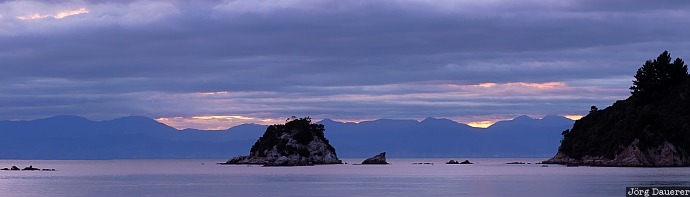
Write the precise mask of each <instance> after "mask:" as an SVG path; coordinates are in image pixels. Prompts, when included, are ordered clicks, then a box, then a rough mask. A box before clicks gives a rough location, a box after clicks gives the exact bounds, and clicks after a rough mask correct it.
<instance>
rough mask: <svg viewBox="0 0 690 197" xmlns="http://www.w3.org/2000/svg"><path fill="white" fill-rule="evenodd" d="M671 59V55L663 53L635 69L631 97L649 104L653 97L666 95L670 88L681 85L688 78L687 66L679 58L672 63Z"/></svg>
mask: <svg viewBox="0 0 690 197" xmlns="http://www.w3.org/2000/svg"><path fill="white" fill-rule="evenodd" d="M671 59H672V58H671V54H670V53H669V52H668V51H664V52H662V53H661V54H660V55H659V56H658V57H657V58H656V59H654V60H652V59H650V60H647V61H646V62H645V63H644V64H643V65H642V67H641V68H639V69H637V74H635V80H633V86H631V87H630V90H631V93H632V95H633V96H635V97H637V98H638V99H640V100H642V101H643V102H649V101H650V100H651V99H652V98H654V97H657V96H660V95H664V94H666V93H667V92H668V91H669V89H670V88H671V87H673V86H676V85H678V84H681V83H683V82H684V81H685V80H686V79H687V77H688V66H687V65H685V62H683V60H682V59H680V58H676V59H675V60H674V61H673V62H671Z"/></svg>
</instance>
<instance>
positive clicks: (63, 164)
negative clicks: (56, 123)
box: [0, 158, 690, 196]
mask: <svg viewBox="0 0 690 197" xmlns="http://www.w3.org/2000/svg"><path fill="white" fill-rule="evenodd" d="M448 160H449V159H440V158H439V159H436V158H435V159H428V158H421V159H389V162H390V163H392V164H391V165H381V166H371V165H352V164H353V163H357V162H361V161H362V159H344V161H346V162H348V163H349V164H345V165H322V166H307V167H260V166H248V165H216V164H215V163H216V162H222V161H223V160H105V161H39V160H0V168H4V167H10V166H12V165H16V166H18V167H20V168H23V167H26V166H29V165H33V166H34V167H37V168H54V169H56V170H57V171H54V172H47V171H0V196H625V187H630V186H686V187H687V186H690V168H616V167H565V166H559V165H548V167H542V165H538V164H534V163H536V162H539V161H541V160H544V159H543V158H533V159H525V158H519V159H507V158H475V159H469V160H470V161H472V162H474V163H475V164H473V165H445V164H444V163H445V162H446V161H448ZM463 160H464V159H463ZM511 161H521V162H525V163H527V162H530V163H533V164H524V165H507V164H505V163H506V162H511ZM419 162H422V163H425V162H428V163H433V165H431V164H422V165H418V164H413V163H419Z"/></svg>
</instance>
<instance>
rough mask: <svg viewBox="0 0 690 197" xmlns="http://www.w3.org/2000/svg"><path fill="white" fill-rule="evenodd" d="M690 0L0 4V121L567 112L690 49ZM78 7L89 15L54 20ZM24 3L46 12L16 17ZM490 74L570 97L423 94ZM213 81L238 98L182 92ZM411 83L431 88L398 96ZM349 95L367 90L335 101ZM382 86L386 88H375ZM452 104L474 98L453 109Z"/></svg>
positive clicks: (610, 95)
mask: <svg viewBox="0 0 690 197" xmlns="http://www.w3.org/2000/svg"><path fill="white" fill-rule="evenodd" d="M689 4H690V3H686V2H685V1H663V2H648V1H605V2H601V1H520V2H519V3H518V2H512V1H491V2H462V1H376V2H369V1H347V2H341V1H298V0H292V1H194V2H191V3H190V2H186V1H136V0H133V1H112V2H107V1H73V2H63V1H42V2H28V1H0V16H2V17H1V19H0V21H2V24H0V43H2V44H0V65H1V66H2V70H0V82H2V83H3V84H4V86H3V87H0V92H1V93H0V94H1V95H0V103H2V104H3V105H2V107H1V108H3V109H6V110H2V111H3V112H0V118H3V119H13V118H17V117H44V116H50V115H56V114H77V115H90V116H93V117H99V118H109V117H111V116H116V115H127V114H132V115H147V116H153V117H161V116H192V115H195V114H206V115H208V114H244V115H252V114H270V115H271V116H273V117H284V116H290V115H293V114H297V113H300V114H306V115H309V114H322V115H324V116H328V117H331V118H339V117H341V118H348V119H356V117H357V116H358V115H360V116H361V117H364V116H366V117H371V118H377V117H394V118H404V117H412V118H417V117H418V116H443V117H459V116H469V115H472V113H475V114H480V115H490V114H492V113H495V114H519V113H523V112H524V113H527V114H549V113H556V114H566V113H579V111H577V110H575V108H585V107H587V106H589V105H592V104H597V105H605V104H606V103H610V102H612V101H614V100H615V99H622V98H625V97H626V96H627V90H626V89H625V88H627V86H629V84H622V83H620V81H621V79H623V81H625V80H626V78H625V77H628V78H627V81H628V82H629V81H630V80H631V79H632V77H631V76H632V75H633V74H634V72H635V70H636V69H637V68H638V67H639V66H640V65H641V64H642V63H643V62H644V60H646V59H649V58H654V57H655V56H656V54H658V53H660V52H661V51H663V50H669V51H671V53H672V54H673V55H674V56H680V57H684V56H688V55H689V54H690V50H688V48H689V47H688V46H689V45H690V40H689V39H688V38H687V36H686V35H685V34H686V33H685V32H687V31H688V29H689V28H688V27H690V24H689V23H690V22H688V20H686V19H687V18H688V17H690V14H689V13H688V12H687V11H685V10H688V8H689V7H690V6H689ZM78 8H85V9H88V11H89V12H88V13H82V14H75V15H71V16H67V17H64V18H60V19H59V18H57V16H58V13H61V12H63V11H65V10H74V9H78ZM29 14H38V16H41V17H43V16H45V17H44V18H40V19H34V20H20V19H19V18H17V17H19V16H29ZM487 82H491V83H497V84H499V85H500V84H507V83H512V82H527V83H546V82H566V84H567V87H572V86H575V87H574V88H570V89H567V91H566V90H564V91H561V92H558V94H561V95H570V96H572V97H571V98H568V99H562V98H560V99H559V98H554V97H549V96H544V97H543V98H546V99H536V98H537V97H536V96H533V95H523V94H527V93H524V92H512V93H511V92H504V93H505V94H517V95H518V96H520V95H523V96H525V97H526V99H520V98H512V97H508V98H512V99H514V100H501V99H495V98H496V97H500V96H497V95H490V96H483V97H482V96H481V95H482V94H483V93H482V92H474V94H478V95H480V96H476V97H472V98H469V97H463V96H455V97H449V98H447V100H448V102H440V101H437V100H435V98H436V97H441V96H443V95H446V94H452V91H451V90H448V89H444V88H439V87H442V86H444V85H445V84H455V85H465V86H467V85H474V84H480V83H487ZM578 84H580V85H578ZM391 85H393V86H395V87H394V88H391ZM499 87H500V86H499ZM511 87H512V86H511ZM577 87H581V88H579V89H578V88H577ZM587 88H589V89H591V88H605V89H606V90H613V89H622V90H620V91H598V92H596V93H597V94H604V95H596V94H585V95H589V97H583V96H579V94H581V92H574V91H575V89H577V91H586V89H587ZM223 91H225V92H230V94H240V95H244V96H248V97H249V98H248V99H237V98H234V99H232V100H227V99H224V100H222V102H221V101H218V100H213V99H211V100H204V99H208V98H196V97H195V98H190V96H189V95H194V94H195V93H200V92H223ZM414 94H432V95H434V96H432V97H423V98H418V99H419V100H417V101H406V100H404V99H403V98H404V97H409V95H414ZM540 94H544V92H543V91H542V92H540ZM155 95H158V96H155ZM259 95H262V96H265V97H266V98H262V97H255V96H259ZM348 95H360V96H361V95H364V96H363V97H362V98H363V100H357V101H342V100H339V99H337V98H340V97H346V96H348ZM367 95H368V96H371V97H366V96H367ZM381 95H386V96H387V97H376V96H381ZM282 98H284V99H291V100H304V99H309V98H315V99H320V100H312V102H290V106H291V107H284V106H281V105H283V104H284V103H285V102H287V101H284V102H283V103H281V102H273V101H274V100H278V101H283V100H281V99H282ZM176 99H178V100H176ZM184 99H190V100H184ZM367 99H369V100H367ZM382 99H384V100H382ZM186 101H194V102H192V103H189V102H187V103H185V102H186ZM214 101H216V102H215V103H214ZM452 101H455V103H454V102H452ZM463 102H464V103H473V104H472V105H457V104H458V103H463ZM31 103H40V104H39V105H32V104H31ZM433 103H436V104H433ZM504 103H519V105H520V106H518V105H503V104H504ZM202 104H203V105H215V107H202V106H200V105H202ZM29 105H31V106H41V107H40V108H31V109H29V108H26V106H29ZM217 105H223V106H217ZM151 106H155V107H151ZM178 106H179V107H178ZM85 107H88V108H85ZM187 109H194V110H187ZM193 113H194V114H193ZM413 113H420V114H418V115H415V114H413ZM109 114H112V115H109Z"/></svg>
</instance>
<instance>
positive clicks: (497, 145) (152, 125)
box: [0, 116, 572, 159]
mask: <svg viewBox="0 0 690 197" xmlns="http://www.w3.org/2000/svg"><path fill="white" fill-rule="evenodd" d="M527 118H529V117H527ZM527 118H518V119H516V120H513V121H516V122H513V121H505V122H502V123H501V124H504V125H508V126H506V127H504V126H497V127H490V128H488V129H481V128H473V127H470V126H468V125H466V124H461V123H457V122H454V121H452V120H448V119H437V118H427V119H424V120H423V121H421V122H419V121H416V120H390V119H381V120H374V121H364V122H360V123H343V122H337V121H333V120H330V119H324V120H322V121H319V122H318V123H319V124H323V125H325V131H324V134H325V135H326V137H327V138H328V139H329V140H330V142H331V144H332V145H333V146H334V147H335V148H336V149H337V150H338V155H339V156H340V157H367V156H370V155H374V154H377V153H378V152H382V151H386V152H388V153H389V154H390V155H391V156H393V157H452V156H463V157H523V156H524V157H543V156H546V155H552V154H553V153H554V150H555V149H556V147H558V140H559V139H560V132H561V131H562V130H564V129H566V128H569V127H570V126H571V125H572V121H570V120H568V121H563V118H562V117H560V118H557V117H554V118H544V119H532V118H529V119H527ZM566 120H567V119H566ZM518 122H519V124H518ZM497 124H498V123H497ZM266 127H267V126H265V125H257V124H244V125H239V126H235V127H232V128H229V129H227V130H214V131H207V130H197V129H184V130H177V129H175V128H173V127H170V126H167V125H165V124H162V123H159V122H157V121H155V120H153V119H151V118H147V117H141V116H130V117H123V118H118V119H114V120H107V121H91V120H88V119H85V118H82V117H78V116H55V117H51V118H45V119H38V120H31V121H0V135H2V138H0V150H2V151H3V154H0V159H125V158H127V159H135V158H219V159H220V158H222V159H226V158H227V156H228V155H240V154H246V150H247V149H248V148H249V147H251V146H252V145H253V144H254V142H256V140H257V139H258V138H259V137H260V136H261V135H262V134H263V133H264V131H265V130H266Z"/></svg>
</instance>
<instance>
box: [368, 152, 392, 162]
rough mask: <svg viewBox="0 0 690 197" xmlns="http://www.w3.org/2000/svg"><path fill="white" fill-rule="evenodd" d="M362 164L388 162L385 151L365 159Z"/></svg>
mask: <svg viewBox="0 0 690 197" xmlns="http://www.w3.org/2000/svg"><path fill="white" fill-rule="evenodd" d="M362 164H388V162H386V152H382V153H379V154H378V155H376V156H374V157H371V158H368V159H365V160H364V161H362Z"/></svg>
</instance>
